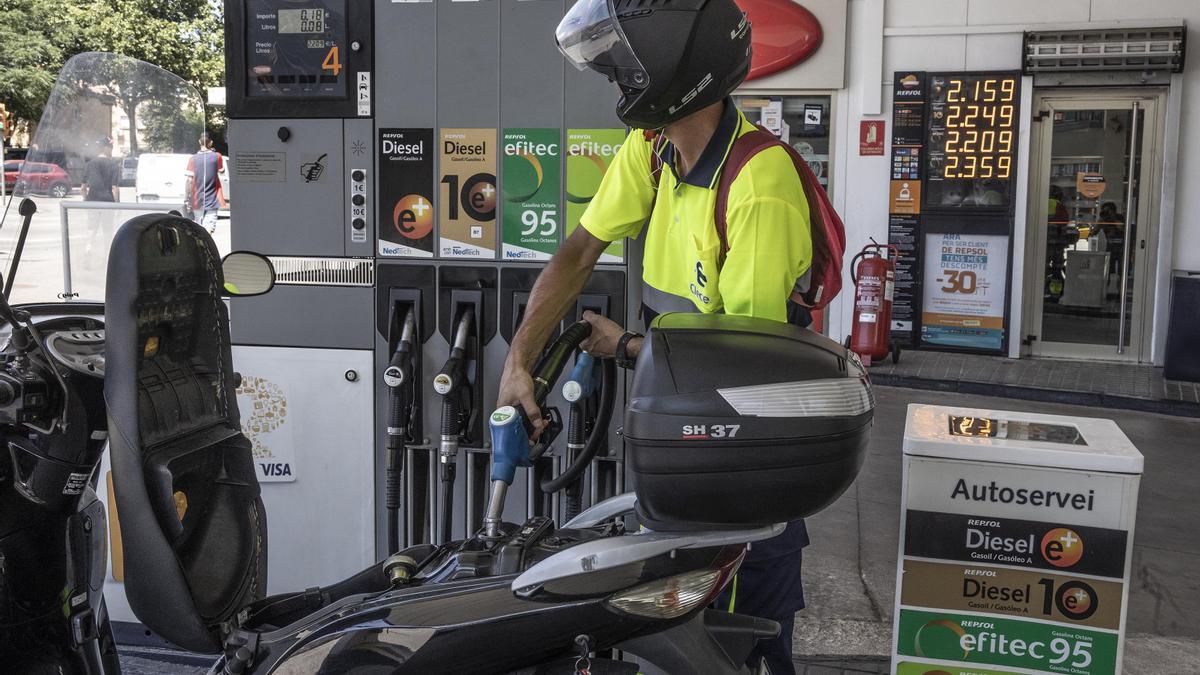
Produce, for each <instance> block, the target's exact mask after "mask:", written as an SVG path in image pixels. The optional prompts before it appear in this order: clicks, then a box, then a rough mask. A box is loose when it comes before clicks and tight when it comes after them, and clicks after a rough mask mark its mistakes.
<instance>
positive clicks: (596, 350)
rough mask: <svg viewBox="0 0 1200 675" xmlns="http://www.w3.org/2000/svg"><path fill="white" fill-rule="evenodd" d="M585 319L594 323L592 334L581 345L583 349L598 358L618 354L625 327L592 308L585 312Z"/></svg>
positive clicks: (611, 356)
mask: <svg viewBox="0 0 1200 675" xmlns="http://www.w3.org/2000/svg"><path fill="white" fill-rule="evenodd" d="M583 320H584V321H587V322H588V323H590V324H592V334H591V335H589V336H588V338H587V339H586V340H584V341H583V344H581V345H580V346H581V347H583V350H584V351H586V352H587V353H589V354H591V355H592V356H594V357H596V358H598V359H611V358H613V357H614V356H616V354H617V342H618V341H619V340H620V339H621V336H622V335H624V334H625V329H624V328H621V326H620V325H618V324H617V322H616V321H613V320H612V319H610V318H608V317H606V316H600V315H599V314H597V313H595V312H593V311H591V310H589V311H586V312H584V313H583ZM631 355H632V354H631Z"/></svg>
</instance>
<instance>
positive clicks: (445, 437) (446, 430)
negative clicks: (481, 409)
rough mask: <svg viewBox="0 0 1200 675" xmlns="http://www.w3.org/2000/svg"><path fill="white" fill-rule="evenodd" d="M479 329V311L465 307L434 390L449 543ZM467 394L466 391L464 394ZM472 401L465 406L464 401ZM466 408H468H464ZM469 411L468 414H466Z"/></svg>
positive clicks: (444, 539)
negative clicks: (473, 344)
mask: <svg viewBox="0 0 1200 675" xmlns="http://www.w3.org/2000/svg"><path fill="white" fill-rule="evenodd" d="M474 329H475V313H474V311H473V310H472V309H470V308H466V309H463V310H462V312H461V314H459V317H458V321H457V322H456V323H455V326H454V339H453V341H452V343H451V345H450V358H448V359H446V363H445V365H443V366H442V369H441V370H440V371H439V372H438V374H437V375H436V376H435V377H434V378H433V390H434V391H435V392H437V394H438V395H440V396H441V397H442V424H441V441H440V443H439V445H438V463H439V464H440V466H441V471H440V473H441V480H442V508H441V511H442V542H443V543H444V542H447V541H449V540H450V538H451V533H452V522H453V521H452V519H451V515H452V509H453V503H454V494H453V492H454V478H455V473H456V472H457V468H458V442H459V438H460V437H461V436H462V433H463V430H464V427H465V426H466V421H467V418H469V416H470V412H471V411H470V409H469V401H470V400H471V396H470V393H469V388H470V386H471V383H470V382H469V381H468V380H469V374H468V373H469V368H468V365H469V362H470V358H471V356H472V355H471V354H470V353H469V350H468V342H469V340H470V338H471V333H472V331H474ZM464 394H466V395H465V396H464ZM464 400H466V401H468V405H467V406H464V405H463V401H464ZM464 408H467V409H466V410H464ZM464 413H465V414H464Z"/></svg>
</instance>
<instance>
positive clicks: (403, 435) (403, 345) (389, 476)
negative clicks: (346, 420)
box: [383, 306, 420, 553]
mask: <svg viewBox="0 0 1200 675" xmlns="http://www.w3.org/2000/svg"><path fill="white" fill-rule="evenodd" d="M398 328H399V331H400V339H399V340H397V341H396V349H395V351H393V352H392V358H391V360H389V361H388V365H387V368H384V370H383V383H384V384H385V385H387V388H388V404H389V410H388V425H387V463H386V478H385V482H384V487H385V495H384V507H385V509H386V511H387V515H388V528H387V530H388V552H389V553H395V552H396V551H398V550H400V524H399V523H400V516H399V514H400V486H401V478H402V474H403V471H404V447H405V445H406V444H407V443H408V441H409V440H410V439H409V436H410V429H411V424H410V422H411V420H412V419H413V417H414V412H413V411H414V407H415V405H416V399H417V397H416V396H415V393H416V383H415V381H414V380H415V378H414V377H413V372H414V368H413V360H414V359H417V358H420V350H418V349H417V348H416V341H417V339H418V338H417V320H416V315H415V313H414V311H413V308H412V307H411V306H410V307H409V308H408V310H407V311H406V312H405V313H404V318H403V319H402V320H401V322H400V324H399V326H398Z"/></svg>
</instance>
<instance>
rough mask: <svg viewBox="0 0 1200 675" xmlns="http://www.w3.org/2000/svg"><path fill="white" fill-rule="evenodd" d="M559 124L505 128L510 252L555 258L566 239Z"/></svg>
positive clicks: (509, 255) (510, 255)
mask: <svg viewBox="0 0 1200 675" xmlns="http://www.w3.org/2000/svg"><path fill="white" fill-rule="evenodd" d="M560 133H561V132H560V131H559V130H558V129H505V130H504V142H503V148H504V157H503V158H502V159H501V162H502V165H501V168H502V174H501V175H502V176H503V181H502V183H501V187H502V189H503V191H504V209H503V212H502V221H501V231H502V232H503V238H504V248H503V250H504V253H503V255H504V258H505V259H516V260H549V259H550V256H552V255H554V251H555V250H556V249H557V248H558V242H559V241H560V239H561V236H560V232H559V230H560V228H561V215H562V214H561V213H559V203H558V199H559V192H560V184H561V181H560V178H559V176H560V172H561V162H562V151H561V147H560V141H559V134H560Z"/></svg>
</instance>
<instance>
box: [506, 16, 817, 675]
mask: <svg viewBox="0 0 1200 675" xmlns="http://www.w3.org/2000/svg"><path fill="white" fill-rule="evenodd" d="M627 5H629V6H628V7H627ZM635 5H636V6H635ZM556 38H557V40H558V46H559V49H560V50H561V51H562V52H563V54H564V55H565V56H566V57H567V59H568V60H570V61H571V62H572V63H573V64H574V65H575V66H576V67H578V68H580V69H583V68H590V69H592V70H596V71H598V72H600V73H601V74H603V75H605V76H607V77H608V78H609V80H611V81H613V82H614V83H616V84H617V86H618V87H619V88H620V90H621V99H620V101H619V102H618V104H617V115H618V117H620V119H621V120H622V121H623V122H625V123H626V124H628V125H629V126H631V127H633V131H632V132H631V133H630V134H629V136H628V137H627V138H626V140H625V143H624V144H623V145H622V147H621V149H620V151H619V152H618V153H617V155H616V157H615V158H614V160H613V163H612V165H611V166H610V167H609V169H608V172H607V174H606V175H605V177H604V180H603V182H602V183H601V185H600V189H599V191H598V192H597V194H596V196H595V197H594V198H593V199H592V202H591V204H590V205H589V206H588V209H587V211H586V213H584V215H583V217H582V219H581V225H582V227H579V228H577V229H576V230H575V231H574V232H573V233H572V234H571V236H570V237H568V238H567V240H566V241H565V242H564V243H563V245H562V247H561V248H560V249H559V250H558V252H557V253H556V254H555V255H554V257H553V259H552V260H551V261H550V263H549V265H547V267H546V269H545V270H544V271H543V272H542V273H541V275H540V276H539V277H538V280H537V283H536V284H535V285H534V288H533V291H532V293H531V294H530V298H529V304H528V307H527V309H526V312H525V316H524V319H523V320H522V323H521V326H520V328H519V330H518V331H517V334H516V336H515V337H514V339H513V344H512V347H511V350H510V351H509V355H508V359H507V361H506V362H505V366H504V374H503V377H502V380H501V384H500V395H499V401H498V405H517V404H520V405H521V406H523V407H524V409H525V411H526V412H527V414H529V416H530V419H533V420H535V424H538V425H539V428H540V426H541V424H542V423H541V420H540V415H539V411H538V406H537V405H536V403H535V402H534V398H533V382H532V379H531V378H530V374H529V371H530V368H531V367H532V365H533V363H534V361H535V360H536V359H537V357H538V355H539V352H540V350H541V347H542V345H544V344H545V343H546V341H547V340H548V339H549V337H550V335H551V333H552V331H553V329H554V327H555V325H556V324H557V323H558V321H559V319H560V317H562V316H563V314H564V313H566V311H567V309H568V308H569V307H571V306H572V304H573V303H574V302H575V299H576V297H577V296H578V295H579V292H580V289H581V288H582V287H583V284H584V283H585V282H586V281H587V278H588V276H589V275H590V274H591V271H592V268H593V266H594V265H595V263H596V261H597V260H598V259H599V257H600V254H601V253H602V252H603V251H604V249H605V247H607V246H608V244H609V243H610V242H612V241H616V240H618V239H620V238H622V237H637V236H639V234H644V237H645V252H644V255H643V258H642V268H643V273H642V274H643V278H642V282H643V284H642V288H643V295H642V300H643V304H642V318H643V320H645V322H646V323H647V325H648V324H649V322H650V321H651V320H652V319H653V318H654V317H655V316H657V315H658V314H659V313H662V312H668V311H687V312H725V313H728V314H739V315H746V316H754V317H760V318H767V319H775V320H777V321H785V320H787V319H788V318H789V314H796V312H795V308H794V307H793V308H791V309H789V303H788V297H789V295H790V293H791V292H792V289H793V287H794V285H795V283H796V280H797V279H798V278H799V277H801V275H803V274H804V272H805V271H806V270H807V269H808V268H809V265H810V263H811V261H812V241H811V233H810V229H809V214H808V203H807V202H806V200H805V198H804V190H803V187H802V185H801V182H800V177H799V175H798V174H797V173H796V168H795V165H794V164H793V163H792V160H791V158H790V157H789V155H788V154H787V152H786V150H785V149H783V148H780V147H774V148H769V149H766V150H763V151H762V152H759V153H757V154H755V155H754V156H753V157H751V159H750V160H749V162H748V163H746V165H745V166H744V167H743V168H742V169H741V171H740V172H739V173H738V175H737V176H736V178H735V179H734V180H733V182H732V185H731V186H730V189H729V193H728V203H727V209H726V222H727V242H728V248H727V249H726V250H725V251H724V254H722V251H721V248H722V246H721V241H720V236H719V235H718V233H717V229H716V224H715V222H714V204H715V200H716V196H717V183H718V179H719V177H720V174H721V170H722V167H723V166H724V164H725V162H726V160H727V158H728V157H729V153H730V149H731V148H732V146H733V142H734V140H735V139H736V138H738V137H739V136H741V135H742V134H745V133H747V132H749V131H752V130H753V129H754V126H753V125H752V124H750V123H749V122H748V121H747V120H746V118H745V117H744V116H743V115H742V113H741V112H740V111H739V110H738V109H737V107H736V106H735V105H734V104H733V102H732V100H731V99H730V98H729V95H730V93H731V92H732V91H733V90H734V89H735V88H736V87H737V86H738V85H739V84H741V82H742V81H743V80H744V79H745V77H746V74H747V72H748V71H749V68H750V25H749V22H748V21H747V20H746V17H745V15H744V14H743V13H742V12H741V10H740V9H739V8H738V7H737V5H736V4H735V3H734V2H733V0H708V1H707V2H680V3H663V4H653V5H650V6H649V8H647V6H646V5H645V4H644V3H633V4H632V5H630V3H629V2H628V0H579V2H577V3H576V4H575V5H574V7H572V9H571V11H570V12H568V13H567V15H566V17H564V18H563V21H562V22H561V23H560V24H559V26H558V29H557V31H556ZM642 130H660V133H661V136H662V137H663V139H662V140H649V139H648V138H647V136H648V134H645V133H643V131H642ZM652 152H654V153H657V154H658V156H659V158H660V161H661V166H662V169H661V171H660V172H658V173H657V175H656V174H655V172H654V171H653V170H652V168H651V167H652V163H651V153H652ZM585 318H586V319H587V320H588V321H589V322H590V323H591V324H592V335H591V337H590V338H589V339H588V341H587V342H586V343H585V344H584V348H585V349H586V350H587V351H588V352H590V353H592V354H593V355H596V356H599V357H615V358H616V360H617V362H618V364H620V365H623V366H625V367H630V366H631V365H632V364H633V362H634V360H635V359H636V358H637V355H638V353H639V351H640V349H641V344H642V337H641V336H640V335H638V334H636V333H630V332H627V331H625V329H624V328H622V327H620V326H618V325H617V324H616V323H614V322H613V321H610V320H609V319H607V318H604V317H601V316H598V315H596V314H593V313H587V314H585ZM802 323H807V321H806V320H805V321H802ZM713 357H714V358H736V357H735V356H733V355H720V354H714V355H713ZM697 365H698V366H699V365H701V364H697ZM807 543H808V534H807V532H806V531H805V529H804V523H803V521H797V522H795V523H792V524H791V525H789V527H788V528H787V530H785V531H784V533H783V534H782V535H780V536H779V537H776V538H775V539H771V540H768V541H766V542H760V543H757V544H755V545H754V547H753V548H752V550H751V553H750V555H749V556H748V558H747V560H746V562H745V563H744V564H743V567H742V569H741V571H740V572H739V574H738V579H737V582H736V586H733V587H731V588H730V589H727V591H726V598H725V599H723V600H721V601H719V603H721V604H719V606H720V607H721V608H727V607H730V605H732V610H733V611H737V612H739V613H745V614H751V615H756V616H760V617H764V618H769V619H773V620H775V621H779V622H780V623H781V624H782V627H783V631H782V633H781V635H780V637H779V639H777V640H772V641H767V642H766V643H765V644H764V643H760V645H759V648H758V649H757V650H756V655H755V656H752V659H754V661H757V658H756V657H765V658H766V659H767V662H768V664H769V665H770V667H771V672H773V673H789V672H793V666H792V661H791V638H792V626H793V622H794V617H795V612H796V611H797V610H799V609H801V608H802V607H803V606H804V595H803V589H802V587H801V584H800V562H801V550H802V548H803V547H804V546H805V545H807Z"/></svg>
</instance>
